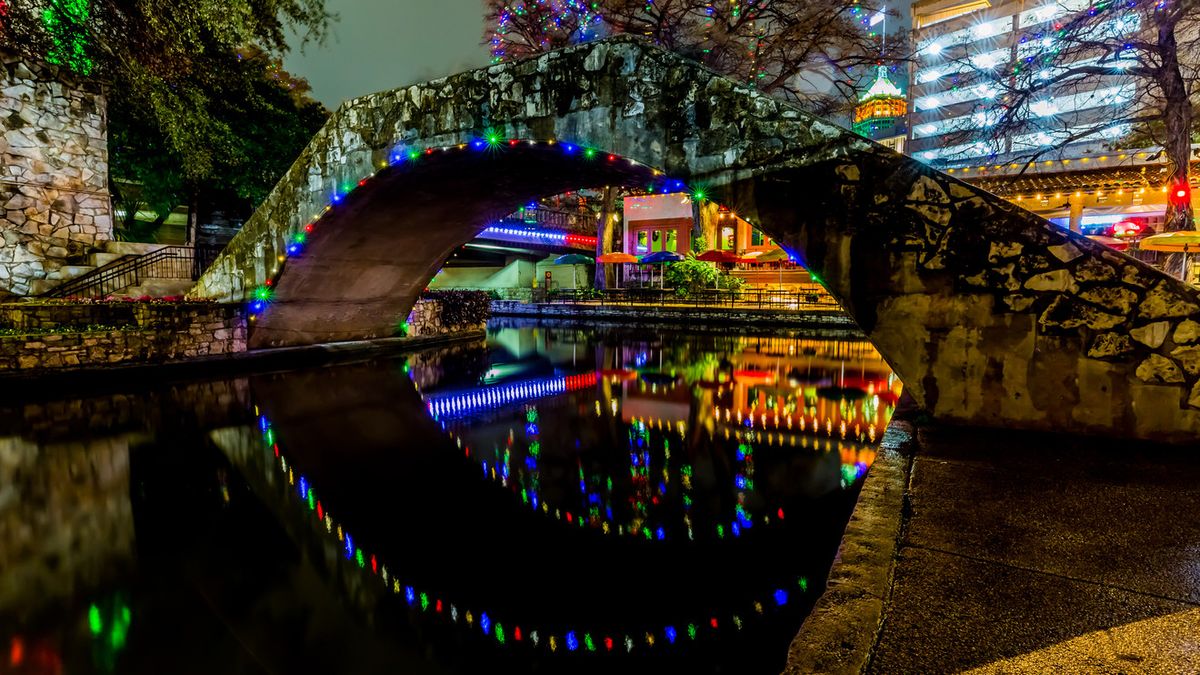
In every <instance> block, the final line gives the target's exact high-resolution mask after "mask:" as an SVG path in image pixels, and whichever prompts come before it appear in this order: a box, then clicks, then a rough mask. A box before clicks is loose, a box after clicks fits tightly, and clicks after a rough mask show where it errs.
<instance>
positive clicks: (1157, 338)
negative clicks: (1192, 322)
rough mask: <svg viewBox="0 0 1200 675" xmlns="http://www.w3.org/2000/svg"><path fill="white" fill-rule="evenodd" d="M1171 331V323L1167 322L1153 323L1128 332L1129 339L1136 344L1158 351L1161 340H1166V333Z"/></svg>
mask: <svg viewBox="0 0 1200 675" xmlns="http://www.w3.org/2000/svg"><path fill="white" fill-rule="evenodd" d="M1170 329H1171V323H1170V322H1168V321H1155V322H1154V323H1149V324H1146V325H1145V326H1139V327H1137V328H1134V329H1133V330H1131V331H1129V335H1130V337H1132V338H1133V339H1134V340H1137V341H1138V342H1140V343H1142V344H1144V345H1146V346H1147V347H1149V348H1151V349H1158V348H1159V347H1161V346H1162V343H1163V340H1166V339H1167V331H1169V330H1170Z"/></svg>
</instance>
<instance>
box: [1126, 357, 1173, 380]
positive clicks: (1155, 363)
mask: <svg viewBox="0 0 1200 675" xmlns="http://www.w3.org/2000/svg"><path fill="white" fill-rule="evenodd" d="M1136 372H1137V376H1138V379H1140V380H1141V381H1143V382H1149V383H1160V382H1161V383H1165V384H1176V383H1180V382H1183V373H1182V372H1181V371H1180V370H1179V366H1178V365H1176V364H1175V362H1174V361H1172V360H1171V359H1168V358H1167V357H1165V356H1161V355H1159V354H1151V355H1150V356H1148V357H1146V360H1144V361H1142V362H1141V364H1139V365H1138V367H1137V371H1136Z"/></svg>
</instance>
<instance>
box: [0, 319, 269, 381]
mask: <svg viewBox="0 0 1200 675" xmlns="http://www.w3.org/2000/svg"><path fill="white" fill-rule="evenodd" d="M0 331H3V333H0V371H14V370H22V371H25V370H39V369H57V368H76V367H83V366H96V365H109V364H119V363H161V362H164V361H173V360H179V359H186V358H194V357H198V356H215V355H223V354H224V355H228V354H234V353H237V352H244V351H246V315H245V312H244V309H243V308H242V307H241V306H240V305H218V304H212V303H178V304H176V303H172V304H157V303H98V304H92V305H64V304H59V303H37V304H35V303H22V304H20V305H0Z"/></svg>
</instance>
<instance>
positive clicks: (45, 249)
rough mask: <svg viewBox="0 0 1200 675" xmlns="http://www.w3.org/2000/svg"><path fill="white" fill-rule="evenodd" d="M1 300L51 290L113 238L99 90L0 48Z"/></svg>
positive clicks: (61, 72) (102, 108)
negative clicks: (74, 264)
mask: <svg viewBox="0 0 1200 675" xmlns="http://www.w3.org/2000/svg"><path fill="white" fill-rule="evenodd" d="M0 66H2V67H0V133H2V134H3V136H0V167H2V168H0V171H2V173H0V237H3V238H4V241H3V245H2V246H0V296H4V295H31V294H36V293H39V292H41V291H42V290H43V289H44V288H46V287H48V286H50V285H53V280H55V279H57V278H59V269H60V268H61V267H62V266H63V265H65V264H67V263H68V260H69V259H70V258H72V257H73V256H82V255H84V254H86V253H88V252H89V251H91V250H93V249H95V248H97V247H98V246H99V245H100V244H102V243H103V242H104V241H106V240H108V239H110V238H111V235H112V204H111V200H110V198H109V192H108V135H107V119H106V116H105V98H104V92H103V91H102V90H101V88H100V87H99V85H97V84H95V83H94V82H89V81H85V80H80V79H79V78H78V77H76V76H75V75H73V74H71V73H70V72H68V71H66V70H63V69H60V68H57V67H54V66H49V65H45V64H39V63H33V62H30V61H28V60H24V59H22V58H21V57H18V56H15V55H13V54H9V53H7V52H3V51H0Z"/></svg>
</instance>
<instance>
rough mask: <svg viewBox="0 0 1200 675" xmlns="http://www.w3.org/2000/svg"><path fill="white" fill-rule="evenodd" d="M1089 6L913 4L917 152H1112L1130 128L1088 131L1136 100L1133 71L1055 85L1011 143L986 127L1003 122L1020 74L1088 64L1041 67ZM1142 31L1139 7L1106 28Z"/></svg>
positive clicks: (1060, 0)
mask: <svg viewBox="0 0 1200 675" xmlns="http://www.w3.org/2000/svg"><path fill="white" fill-rule="evenodd" d="M1087 7H1088V3H1087V1H1086V0H918V1H917V2H916V3H914V4H913V6H912V22H913V39H914V45H915V47H916V50H917V56H916V59H915V61H914V63H913V65H912V71H911V77H910V78H909V90H910V103H911V105H910V108H911V115H910V119H909V128H910V134H909V145H908V152H909V154H911V155H912V156H913V157H916V158H917V159H920V160H923V161H926V162H929V163H930V164H933V165H938V166H955V165H962V164H965V163H978V162H979V161H981V160H986V159H989V158H990V159H1000V160H1001V161H1003V158H1006V157H1015V156H1019V155H1029V154H1032V153H1034V152H1037V151H1044V150H1046V149H1047V148H1050V149H1052V151H1051V152H1050V153H1049V156H1053V157H1058V156H1082V155H1086V154H1088V153H1090V152H1103V151H1104V150H1105V145H1104V144H1105V141H1111V140H1113V139H1115V138H1118V137H1120V136H1123V135H1125V134H1126V133H1127V132H1128V129H1126V128H1123V127H1115V128H1110V129H1107V130H1105V131H1103V132H1100V133H1094V134H1086V133H1085V132H1086V130H1088V129H1090V128H1094V126H1095V124H1096V122H1097V121H1099V120H1104V119H1106V118H1107V119H1112V118H1113V115H1112V112H1113V106H1129V105H1131V103H1132V102H1133V101H1134V100H1135V91H1134V89H1135V87H1134V84H1133V83H1132V82H1130V81H1129V79H1128V78H1124V77H1112V78H1099V79H1095V78H1093V79H1091V80H1090V84H1088V85H1087V88H1086V89H1085V90H1081V88H1080V86H1079V85H1078V83H1077V82H1071V81H1068V82H1065V83H1063V84H1061V85H1058V86H1056V87H1052V88H1049V89H1047V91H1046V92H1045V93H1044V94H1039V95H1038V96H1037V97H1036V98H1034V99H1033V100H1031V101H1028V102H1026V103H1022V105H1027V106H1028V108H1027V110H1025V111H1022V112H1020V114H1019V117H1021V118H1022V119H1024V120H1026V123H1025V128H1023V129H1022V130H1020V131H1019V132H1017V133H1014V134H1011V135H1009V136H1007V137H1006V138H1004V139H1002V140H990V139H989V138H988V135H987V134H986V133H982V132H983V131H984V129H985V128H986V127H988V126H990V125H992V124H995V123H996V121H997V120H998V119H999V115H1000V114H1001V110H1002V109H1001V106H1002V105H1004V104H1005V101H1004V91H1005V85H1006V83H1009V82H1017V81H1018V78H1022V79H1021V80H1020V81H1022V82H1028V81H1029V80H1030V79H1032V81H1034V82H1036V81H1037V80H1038V79H1044V80H1050V79H1051V78H1053V77H1054V76H1055V75H1056V74H1057V73H1058V72H1061V69H1062V68H1063V66H1065V65H1074V64H1078V63H1082V62H1083V61H1082V60H1076V61H1072V62H1070V63H1069V64H1068V63H1063V62H1060V63H1058V64H1057V66H1055V67H1051V68H1041V67H1040V66H1038V65H1037V63H1038V61H1039V59H1038V58H1037V56H1038V55H1040V54H1044V53H1052V52H1054V51H1055V50H1057V49H1060V48H1062V46H1063V45H1061V44H1059V43H1058V42H1057V37H1056V31H1058V30H1060V29H1061V28H1062V26H1063V22H1064V21H1066V20H1068V19H1069V17H1071V16H1072V15H1073V14H1075V13H1076V12H1079V11H1082V10H1085V9H1086V8H1087ZM1139 27H1140V26H1139V18H1138V15H1137V14H1136V13H1130V14H1128V15H1125V16H1122V17H1118V18H1116V19H1113V20H1111V21H1108V22H1106V23H1105V24H1104V25H1102V26H1100V27H1099V28H1098V30H1101V31H1103V32H1104V33H1105V36H1106V37H1111V36H1115V35H1126V34H1129V35H1132V34H1134V33H1136V32H1137V31H1138V30H1139ZM1082 58H1083V57H1081V59H1082ZM1091 58H1095V57H1091ZM1062 61H1066V59H1063V60H1062ZM1025 68H1039V70H1037V71H1034V72H1027V71H1025V70H1023V69H1025Z"/></svg>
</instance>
